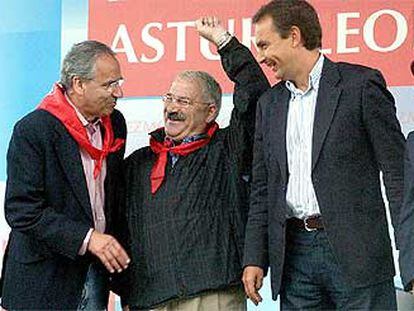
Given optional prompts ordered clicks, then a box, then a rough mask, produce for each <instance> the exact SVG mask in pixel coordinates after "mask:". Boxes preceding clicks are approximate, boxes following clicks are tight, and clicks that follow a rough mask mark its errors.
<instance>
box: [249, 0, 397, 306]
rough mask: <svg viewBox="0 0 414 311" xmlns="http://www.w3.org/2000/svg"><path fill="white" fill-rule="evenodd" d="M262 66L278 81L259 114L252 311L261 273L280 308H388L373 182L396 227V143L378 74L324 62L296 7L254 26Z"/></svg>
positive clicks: (289, 0) (383, 240)
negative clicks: (268, 278)
mask: <svg viewBox="0 0 414 311" xmlns="http://www.w3.org/2000/svg"><path fill="white" fill-rule="evenodd" d="M253 21H254V23H255V24H256V43H257V46H258V57H259V60H260V62H261V63H264V64H266V65H267V66H269V67H270V68H271V69H272V71H273V72H274V74H275V76H276V77H277V78H278V79H281V80H282V81H281V82H280V83H278V84H276V85H275V86H274V87H273V88H272V89H271V90H269V91H268V92H267V93H265V94H264V95H263V96H262V97H261V98H260V100H259V103H258V108H257V119H256V122H257V123H256V132H255V149H254V163H253V184H252V195H251V203H250V211H249V219H248V224H247V229H246V242H245V254H244V267H245V268H244V275H243V281H244V285H245V290H246V292H247V295H248V296H249V297H250V298H251V299H252V300H253V301H254V302H256V303H258V302H259V301H260V300H261V297H260V295H259V294H258V292H257V290H258V289H259V288H260V286H261V284H262V279H263V275H264V273H265V272H266V271H267V268H268V267H269V266H270V270H271V284H272V290H273V299H276V297H277V295H278V294H280V299H281V307H282V309H324V308H326V309H345V310H347V309H354V308H356V309H367V310H368V309H369V310H374V309H383V310H390V309H395V308H396V299H395V290H394V287H393V275H394V265H393V258H392V249H391V243H390V238H389V234H388V227H387V220H386V212H385V207H384V202H383V199H382V195H381V187H380V173H381V172H382V174H383V180H384V184H385V189H386V193H387V197H388V200H389V207H390V211H391V218H392V222H393V224H394V225H396V224H397V217H398V214H399V207H400V202H401V193H402V188H403V178H402V175H403V165H402V163H403V148H404V137H403V135H402V133H401V130H400V125H399V122H398V120H397V118H396V114H395V105H394V100H393V97H392V96H391V94H390V93H389V92H388V91H387V89H386V85H385V81H384V79H383V77H382V75H381V73H380V72H379V71H377V70H374V69H370V68H367V67H363V66H359V65H352V64H347V63H334V62H332V61H330V60H329V59H327V58H326V57H324V56H323V55H321V54H320V52H319V49H320V47H321V37H322V35H321V27H320V23H319V20H318V16H317V13H316V11H315V10H314V8H313V7H312V6H311V5H310V4H309V3H307V2H306V1H303V0H275V1H271V2H270V3H268V4H267V5H265V6H263V7H262V8H261V9H260V10H259V11H258V12H257V13H256V15H255V17H254V18H253Z"/></svg>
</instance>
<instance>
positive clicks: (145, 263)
mask: <svg viewBox="0 0 414 311" xmlns="http://www.w3.org/2000/svg"><path fill="white" fill-rule="evenodd" d="M220 54H221V57H222V63H223V67H224V69H225V71H226V72H227V74H228V76H229V77H230V79H231V80H232V81H234V82H235V93H234V103H235V107H234V109H233V112H232V116H231V121H230V125H229V127H227V128H225V129H219V130H218V131H217V132H216V133H215V135H214V136H213V138H212V140H211V141H210V143H209V144H208V145H206V146H204V147H203V148H201V149H199V150H197V151H195V152H194V153H192V154H190V155H188V156H183V157H180V158H179V160H178V162H177V163H176V164H175V165H174V167H172V166H171V164H170V163H169V164H168V165H167V169H166V177H165V180H164V182H163V184H162V186H161V187H160V189H159V190H158V191H157V192H156V193H155V195H152V194H151V192H150V172H151V169H152V167H153V165H154V162H155V160H156V155H155V154H154V153H153V152H152V151H151V149H150V148H149V147H145V148H142V149H140V150H138V151H136V152H134V153H133V154H132V155H131V156H129V157H128V159H127V160H126V205H125V206H126V216H127V228H128V233H127V235H128V236H129V238H128V239H129V241H130V247H129V251H130V253H131V256H132V262H131V264H130V267H129V268H128V270H127V271H126V277H127V278H129V282H125V279H124V282H125V283H123V284H121V296H122V299H123V300H124V301H125V302H126V303H128V304H129V305H130V306H134V307H138V308H142V309H143V308H149V307H151V306H154V305H157V304H160V303H162V302H165V301H168V300H170V299H173V298H186V297H189V296H193V295H197V294H198V293H200V292H202V291H206V290H211V289H219V288H226V287H228V286H231V285H240V283H241V280H240V278H241V272H242V270H241V263H242V250H243V240H244V230H245V223H246V219H247V212H248V181H249V178H250V175H251V161H252V144H253V134H254V116H255V110H256V102H257V99H258V98H259V96H260V95H261V94H262V93H263V92H264V91H265V90H266V89H267V88H268V87H269V84H268V82H267V80H266V78H265V76H264V75H263V72H262V70H261V69H260V67H259V66H258V64H257V63H256V61H255V60H254V58H253V56H252V55H251V53H250V51H249V50H248V49H247V48H245V47H244V46H242V45H241V44H240V43H238V41H237V40H236V39H232V41H231V42H230V43H229V44H228V46H226V47H225V48H224V49H223V50H221V51H220ZM152 135H153V136H154V137H155V139H157V140H159V141H163V139H164V133H163V131H161V132H160V131H157V132H155V133H153V134H152ZM120 231H121V230H120ZM121 283H122V281H121Z"/></svg>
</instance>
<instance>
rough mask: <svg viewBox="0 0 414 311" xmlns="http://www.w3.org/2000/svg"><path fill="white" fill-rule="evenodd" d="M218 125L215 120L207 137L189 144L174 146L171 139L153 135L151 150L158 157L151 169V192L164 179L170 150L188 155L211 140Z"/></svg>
mask: <svg viewBox="0 0 414 311" xmlns="http://www.w3.org/2000/svg"><path fill="white" fill-rule="evenodd" d="M218 127H219V126H218V124H217V123H216V122H213V123H211V124H210V125H209V126H208V128H207V136H206V137H205V138H201V139H198V140H196V141H193V142H190V143H187V144H180V145H178V146H173V145H172V143H171V141H163V142H159V141H157V140H156V139H155V138H154V137H152V136H151V138H150V147H151V150H152V151H153V152H154V153H155V154H156V155H157V159H156V161H155V164H154V166H153V167H152V170H151V193H152V194H155V193H156V192H157V190H158V189H159V188H160V187H161V185H162V182H163V181H164V178H165V168H166V166H167V160H168V152H172V153H174V154H177V155H180V156H186V155H188V154H190V153H193V152H194V151H196V150H198V149H200V148H202V147H204V146H205V145H207V144H208V143H209V142H210V140H211V137H212V136H213V134H214V133H215V132H216V130H217V129H218Z"/></svg>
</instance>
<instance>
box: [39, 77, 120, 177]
mask: <svg viewBox="0 0 414 311" xmlns="http://www.w3.org/2000/svg"><path fill="white" fill-rule="evenodd" d="M37 109H43V110H46V111H48V112H49V113H51V114H52V115H53V116H55V117H56V118H57V119H58V120H59V121H61V122H62V124H63V125H64V126H65V128H66V129H67V131H68V132H69V134H70V135H71V136H72V137H73V139H74V140H75V141H76V142H77V143H78V145H79V146H80V147H81V148H83V149H85V150H86V152H87V153H88V154H89V155H90V156H91V158H92V159H94V160H95V168H94V172H93V175H94V178H97V177H98V176H99V174H100V172H101V170H102V164H103V161H104V160H105V159H106V157H107V156H108V154H109V153H112V152H116V151H118V150H119V149H121V148H122V146H123V145H124V143H125V139H121V138H116V139H115V138H114V132H113V129H112V123H111V118H110V116H103V117H101V122H102V126H103V128H104V139H103V143H102V149H98V148H96V147H94V146H93V145H92V144H91V142H90V141H89V138H88V135H87V132H86V131H87V130H86V128H85V127H84V126H83V124H82V122H81V121H80V120H79V118H78V116H77V114H76V111H75V109H74V108H73V107H72V106H71V104H70V103H69V102H68V100H67V99H66V97H65V94H64V90H63V88H62V86H60V85H59V84H57V83H55V85H54V86H53V90H52V92H50V93H49V94H47V95H46V96H45V98H43V100H42V102H41V103H40V105H39V106H38V107H37Z"/></svg>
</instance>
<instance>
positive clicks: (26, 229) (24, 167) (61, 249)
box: [5, 120, 89, 259]
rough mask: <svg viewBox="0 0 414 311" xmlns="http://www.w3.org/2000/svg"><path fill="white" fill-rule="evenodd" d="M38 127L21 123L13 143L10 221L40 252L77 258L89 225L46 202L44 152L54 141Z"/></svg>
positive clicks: (7, 212)
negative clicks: (37, 244)
mask: <svg viewBox="0 0 414 311" xmlns="http://www.w3.org/2000/svg"><path fill="white" fill-rule="evenodd" d="M40 121H42V120H40ZM34 126H36V124H34V123H33V122H32V123H29V122H19V123H18V124H17V125H16V126H15V128H14V131H13V135H12V138H11V141H10V145H9V149H8V154H7V164H8V166H7V176H8V178H7V185H6V197H5V216H6V220H7V222H8V224H9V225H10V227H11V228H12V231H15V232H16V234H22V238H24V239H27V238H29V239H32V240H31V241H33V240H34V241H36V242H38V243H39V246H41V248H42V250H40V249H38V250H37V251H38V252H39V253H41V252H42V251H44V252H46V253H50V252H52V253H58V254H61V255H63V256H67V257H70V258H72V259H74V258H76V257H77V256H78V251H79V249H80V247H81V245H82V242H83V240H84V238H85V236H86V234H87V232H88V230H89V226H88V225H87V224H84V223H81V222H76V221H73V220H71V219H70V218H68V217H67V216H66V215H63V214H60V213H58V212H56V210H55V209H54V208H53V207H52V206H50V205H49V203H48V202H47V201H46V199H45V197H46V192H47V189H45V181H44V172H45V167H44V166H45V159H46V157H47V156H48V155H47V154H45V152H44V145H45V144H47V143H50V142H45V139H44V138H40V136H41V135H40V134H39V132H40V131H39V130H36V129H35V128H34ZM27 241H29V240H27ZM43 247H44V249H43ZM32 248H35V247H34V246H32Z"/></svg>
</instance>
